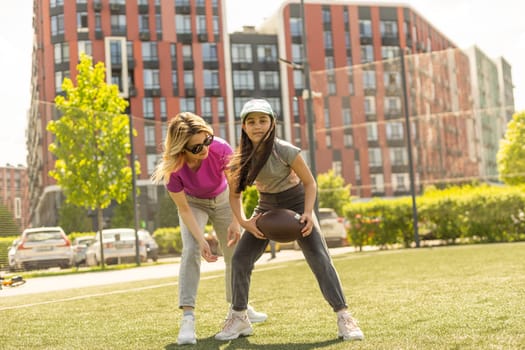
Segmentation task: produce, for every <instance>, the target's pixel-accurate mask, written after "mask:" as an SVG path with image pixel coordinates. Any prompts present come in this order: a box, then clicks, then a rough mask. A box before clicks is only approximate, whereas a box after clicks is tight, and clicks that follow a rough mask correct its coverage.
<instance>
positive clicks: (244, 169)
mask: <svg viewBox="0 0 525 350" xmlns="http://www.w3.org/2000/svg"><path fill="white" fill-rule="evenodd" d="M271 121H272V125H271V126H270V129H268V131H267V132H266V135H264V138H263V141H262V142H259V143H258V144H257V146H256V147H254V146H253V143H252V141H251V140H250V138H249V137H248V135H247V134H246V132H245V131H244V129H243V130H242V133H241V142H240V144H239V147H237V149H236V150H235V153H234V155H233V157H232V159H231V161H230V164H229V176H230V179H231V180H232V181H233V184H234V185H235V187H234V190H235V192H237V193H239V192H242V191H244V189H245V188H246V187H247V186H250V185H251V184H252V183H253V182H254V181H255V178H256V177H257V175H258V174H259V172H260V171H261V169H262V167H263V166H264V164H266V161H267V160H268V158H270V155H271V154H272V150H273V144H274V141H275V119H274V118H271ZM243 122H244V121H243Z"/></svg>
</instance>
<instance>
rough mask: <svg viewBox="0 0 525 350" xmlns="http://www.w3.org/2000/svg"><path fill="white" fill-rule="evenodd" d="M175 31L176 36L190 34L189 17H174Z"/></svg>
mask: <svg viewBox="0 0 525 350" xmlns="http://www.w3.org/2000/svg"><path fill="white" fill-rule="evenodd" d="M175 30H176V31H177V34H191V16H190V15H175Z"/></svg>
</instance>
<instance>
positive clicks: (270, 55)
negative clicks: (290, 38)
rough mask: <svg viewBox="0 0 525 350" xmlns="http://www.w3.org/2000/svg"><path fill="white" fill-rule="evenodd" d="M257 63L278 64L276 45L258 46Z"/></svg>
mask: <svg viewBox="0 0 525 350" xmlns="http://www.w3.org/2000/svg"><path fill="white" fill-rule="evenodd" d="M257 61H259V62H277V47H276V46H275V45H259V46H257Z"/></svg>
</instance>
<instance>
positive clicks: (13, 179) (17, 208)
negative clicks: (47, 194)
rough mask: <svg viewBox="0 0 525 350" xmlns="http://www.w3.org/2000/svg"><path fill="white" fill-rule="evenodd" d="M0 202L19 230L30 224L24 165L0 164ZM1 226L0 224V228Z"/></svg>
mask: <svg viewBox="0 0 525 350" xmlns="http://www.w3.org/2000/svg"><path fill="white" fill-rule="evenodd" d="M0 204H1V205H3V206H4V207H5V208H6V209H7V210H8V211H9V212H10V213H11V215H12V218H13V221H14V222H15V223H16V224H17V225H18V228H19V229H20V232H21V231H23V230H24V229H26V228H27V227H29V226H30V221H29V179H28V176H27V168H26V167H24V166H21V165H18V166H13V165H10V164H6V165H5V166H0ZM1 226H2V225H1V224H0V229H1V228H2V227H1ZM20 232H11V233H13V234H18V233H20Z"/></svg>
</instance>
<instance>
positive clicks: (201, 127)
mask: <svg viewBox="0 0 525 350" xmlns="http://www.w3.org/2000/svg"><path fill="white" fill-rule="evenodd" d="M201 132H206V133H208V134H210V135H213V129H212V128H211V126H209V125H208V124H207V123H206V122H205V121H204V119H202V118H201V117H199V116H198V115H196V114H193V113H191V112H182V113H179V114H177V115H176V116H175V118H173V119H171V120H170V121H169V123H168V132H167V135H166V140H165V141H164V152H163V153H162V159H161V161H160V163H159V164H158V165H157V166H156V167H155V170H154V171H153V174H152V175H151V181H152V182H153V183H156V184H159V183H165V184H166V183H168V182H169V179H170V175H171V173H172V172H174V171H177V170H178V169H180V168H181V167H182V165H183V164H184V152H185V147H186V145H187V144H188V141H189V139H190V138H191V137H192V136H193V135H196V134H199V133H201Z"/></svg>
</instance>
